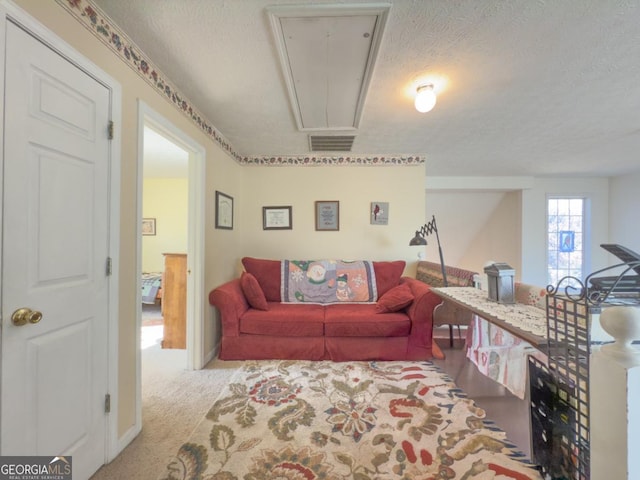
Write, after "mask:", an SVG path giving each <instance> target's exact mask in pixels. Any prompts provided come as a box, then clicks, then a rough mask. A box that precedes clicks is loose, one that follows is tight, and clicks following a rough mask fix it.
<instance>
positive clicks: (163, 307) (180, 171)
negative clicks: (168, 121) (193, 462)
mask: <svg viewBox="0 0 640 480" xmlns="http://www.w3.org/2000/svg"><path fill="white" fill-rule="evenodd" d="M143 135H144V139H143V141H144V147H143V159H142V166H143V168H142V259H141V262H142V279H141V281H142V329H141V345H140V347H141V349H142V350H143V352H146V353H149V352H148V351H149V350H154V351H156V350H160V351H163V352H166V354H168V350H181V352H174V353H175V355H173V357H175V358H176V360H177V361H178V362H179V363H180V364H181V366H182V368H184V367H185V366H186V356H185V353H186V352H185V350H186V331H187V328H186V327H187V326H186V299H187V268H186V260H187V248H188V218H189V204H188V201H189V153H188V152H187V151H186V150H184V149H183V148H181V147H180V146H179V145H177V144H175V143H174V142H172V141H171V140H169V139H168V138H167V137H165V136H163V135H162V134H160V133H159V132H157V131H156V130H154V129H153V127H152V126H150V125H149V124H148V122H147V124H145V126H144V131H143ZM157 355H158V354H156V353H155V352H154V353H153V354H149V355H146V356H145V357H144V358H145V359H147V360H150V359H151V360H152V359H156V358H157ZM160 355H162V354H160ZM165 356H167V355H165ZM143 367H144V363H143Z"/></svg>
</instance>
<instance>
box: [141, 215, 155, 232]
mask: <svg viewBox="0 0 640 480" xmlns="http://www.w3.org/2000/svg"><path fill="white" fill-rule="evenodd" d="M155 234H156V219H155V218H143V219H142V235H155Z"/></svg>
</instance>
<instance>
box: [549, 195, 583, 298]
mask: <svg viewBox="0 0 640 480" xmlns="http://www.w3.org/2000/svg"><path fill="white" fill-rule="evenodd" d="M584 205H585V200H584V198H561V197H553V198H549V199H548V200H547V281H548V283H549V284H551V285H557V284H558V282H559V281H560V280H562V279H563V278H564V277H574V278H577V279H579V280H581V281H582V280H583V274H584V249H583V245H584V232H585V228H584V225H585V218H584V212H585V209H584ZM568 284H569V285H573V286H576V287H578V286H579V284H578V282H575V281H571V280H569V282H568Z"/></svg>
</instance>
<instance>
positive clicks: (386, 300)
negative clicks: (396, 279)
mask: <svg viewBox="0 0 640 480" xmlns="http://www.w3.org/2000/svg"><path fill="white" fill-rule="evenodd" d="M411 302H413V292H412V291H411V288H410V287H409V285H407V284H406V283H403V284H402V285H398V286H396V287H393V288H392V289H391V290H389V291H387V293H385V294H384V295H383V296H382V297H380V298H379V299H378V302H377V303H376V311H377V312H378V313H386V312H397V311H399V310H402V309H403V308H405V307H406V306H407V305H409V304H410V303H411Z"/></svg>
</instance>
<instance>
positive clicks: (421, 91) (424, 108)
mask: <svg viewBox="0 0 640 480" xmlns="http://www.w3.org/2000/svg"><path fill="white" fill-rule="evenodd" d="M435 106H436V92H434V91H433V85H431V84H429V85H422V86H420V87H418V91H417V93H416V99H415V107H416V110H417V111H419V112H420V113H427V112H429V111H431V110H432V109H433V107H435Z"/></svg>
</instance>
